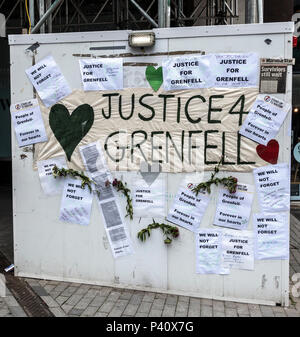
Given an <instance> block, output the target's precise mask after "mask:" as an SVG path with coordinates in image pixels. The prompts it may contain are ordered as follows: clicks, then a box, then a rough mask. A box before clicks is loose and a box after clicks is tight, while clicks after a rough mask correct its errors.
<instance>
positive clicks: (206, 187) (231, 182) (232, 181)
mask: <svg viewBox="0 0 300 337" xmlns="http://www.w3.org/2000/svg"><path fill="white" fill-rule="evenodd" d="M222 160H223V158H221V160H220V161H219V163H218V165H217V166H215V168H214V172H213V173H212V174H211V177H210V179H209V180H208V181H205V182H202V183H200V184H198V185H197V186H195V187H194V188H193V189H192V192H194V193H195V194H196V195H198V193H199V192H205V191H207V193H210V192H211V185H213V184H214V185H216V186H218V185H219V184H220V185H223V186H224V187H225V188H227V190H228V191H229V192H230V193H235V192H236V189H237V182H238V180H237V178H235V177H233V176H229V177H224V178H215V176H216V174H217V173H219V171H220V168H219V167H220V165H221V163H222Z"/></svg>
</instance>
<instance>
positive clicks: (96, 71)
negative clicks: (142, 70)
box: [79, 58, 123, 91]
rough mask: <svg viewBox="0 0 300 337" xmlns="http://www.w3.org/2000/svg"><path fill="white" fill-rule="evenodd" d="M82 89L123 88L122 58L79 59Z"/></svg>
mask: <svg viewBox="0 0 300 337" xmlns="http://www.w3.org/2000/svg"><path fill="white" fill-rule="evenodd" d="M79 66H80V72H81V78H82V85H83V90H84V91H93V90H97V91H98V90H121V89H123V59H122V58H109V59H103V58H101V59H83V60H79Z"/></svg>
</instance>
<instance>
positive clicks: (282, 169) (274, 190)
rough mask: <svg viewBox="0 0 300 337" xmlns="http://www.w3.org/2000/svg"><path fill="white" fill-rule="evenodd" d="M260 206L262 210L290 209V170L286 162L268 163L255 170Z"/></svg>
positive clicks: (278, 210) (279, 210)
mask: <svg viewBox="0 0 300 337" xmlns="http://www.w3.org/2000/svg"><path fill="white" fill-rule="evenodd" d="M253 174H254V180H255V186H256V191H257V193H258V199H259V207H260V209H261V211H262V212H271V213H273V212H281V211H289V209H290V185H289V184H290V180H289V176H290V170H289V166H288V164H286V163H282V164H276V165H268V166H263V167H259V168H256V169H254V170H253Z"/></svg>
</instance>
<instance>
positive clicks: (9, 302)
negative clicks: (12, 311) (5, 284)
mask: <svg viewBox="0 0 300 337" xmlns="http://www.w3.org/2000/svg"><path fill="white" fill-rule="evenodd" d="M4 301H5V303H6V305H7V306H9V307H10V306H12V307H14V306H19V303H18V302H17V300H16V299H15V298H14V297H13V296H6V297H4Z"/></svg>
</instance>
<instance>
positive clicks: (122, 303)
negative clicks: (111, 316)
mask: <svg viewBox="0 0 300 337" xmlns="http://www.w3.org/2000/svg"><path fill="white" fill-rule="evenodd" d="M128 303H129V302H128V300H122V299H118V300H117V302H116V303H115V305H114V308H118V309H125V308H126V306H127V304H128Z"/></svg>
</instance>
